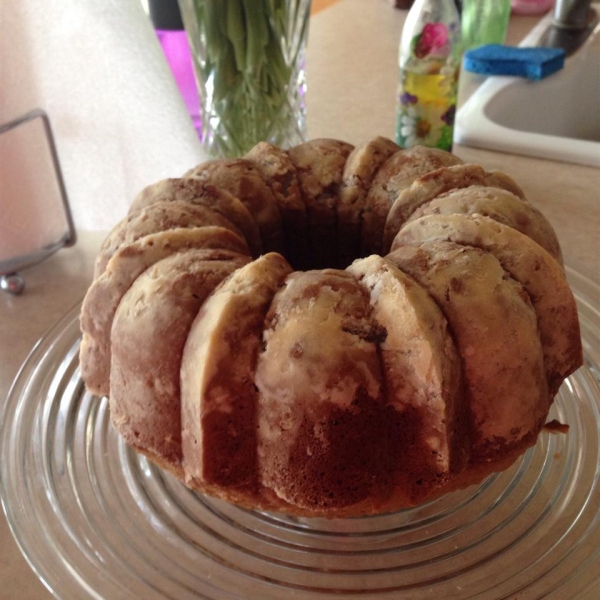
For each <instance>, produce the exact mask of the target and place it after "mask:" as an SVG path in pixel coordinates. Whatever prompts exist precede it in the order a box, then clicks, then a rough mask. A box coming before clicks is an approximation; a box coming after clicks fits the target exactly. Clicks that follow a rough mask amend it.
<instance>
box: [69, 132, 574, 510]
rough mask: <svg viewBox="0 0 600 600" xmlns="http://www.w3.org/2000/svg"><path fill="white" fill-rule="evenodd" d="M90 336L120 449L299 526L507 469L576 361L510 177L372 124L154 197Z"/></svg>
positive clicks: (193, 179)
mask: <svg viewBox="0 0 600 600" xmlns="http://www.w3.org/2000/svg"><path fill="white" fill-rule="evenodd" d="M81 329H82V332H83V340H82V344H81V355H80V358H81V361H80V362H81V373H82V377H83V379H84V381H85V383H86V386H87V387H88V389H89V390H90V391H91V392H93V393H95V394H97V395H107V396H108V398H109V406H110V414H111V420H112V423H113V425H114V427H115V428H116V429H117V431H118V432H119V433H120V435H121V436H122V437H123V438H124V440H125V441H126V442H127V444H129V445H130V446H131V447H133V448H134V449H135V450H136V451H138V452H140V453H143V454H145V455H146V456H148V457H149V458H150V460H152V461H153V462H155V463H156V464H157V465H159V466H160V467H161V468H163V469H165V470H167V471H169V472H170V473H172V474H173V475H175V476H176V477H177V478H179V479H180V480H182V481H183V482H184V483H185V484H186V485H187V486H189V487H191V488H193V489H195V490H198V491H200V492H202V493H206V494H210V495H213V496H216V497H219V498H223V499H225V500H228V501H232V502H236V503H238V504H240V505H242V506H244V507H247V508H257V509H263V510H277V511H284V512H287V513H289V514H295V515H304V516H327V517H340V516H359V515H366V514H377V513H382V512H389V511H393V510H397V509H400V508H404V507H409V506H414V505H416V504H419V503H421V502H424V501H427V500H430V499H433V498H435V497H438V496H440V495H441V494H444V493H447V492H450V491H453V490H456V489H459V488H463V487H465V486H468V485H471V484H475V483H479V482H481V481H482V480H483V479H484V478H485V477H487V476H488V475H489V474H491V473H493V472H495V471H500V470H503V469H505V468H507V467H508V466H510V464H512V463H513V462H514V461H515V460H516V459H517V458H518V457H519V456H520V455H521V454H522V453H523V452H525V450H526V449H527V448H529V447H530V446H532V445H533V444H535V442H536V440H537V438H538V434H539V433H540V431H541V429H542V427H543V426H544V423H545V421H546V419H547V416H548V411H549V409H550V406H551V404H552V401H553V399H554V397H555V395H556V393H557V392H558V389H559V387H560V386H561V384H562V382H563V381H564V379H565V378H566V377H568V376H569V375H570V374H571V373H573V371H575V370H576V369H577V368H578V367H579V366H580V365H581V363H582V349H581V341H580V335H579V323H578V318H577V310H576V305H575V301H574V298H573V295H572V293H571V290H570V288H569V286H568V284H567V281H566V278H565V273H564V270H563V267H562V255H561V251H560V246H559V244H558V241H557V239H556V235H555V233H554V230H553V229H552V227H551V226H550V224H549V223H548V221H547V220H546V219H545V218H544V216H543V215H542V214H541V213H540V212H539V210H537V209H536V208H535V207H534V206H532V205H531V204H530V203H529V202H528V201H527V199H526V198H525V195H524V193H523V191H522V190H521V188H519V186H518V185H517V184H516V183H515V182H514V181H513V180H512V179H511V178H510V177H509V176H507V175H505V174H503V173H500V172H487V171H485V170H484V169H483V168H482V167H479V166H477V165H471V164H463V163H462V161H461V160H460V159H459V158H457V157H456V156H454V155H452V154H449V153H446V152H442V151H439V150H432V149H427V148H421V147H418V148H412V149H410V150H401V149H400V148H399V147H398V146H396V145H395V144H394V143H393V142H392V141H390V140H388V139H385V138H381V137H378V138H375V139H373V140H371V141H369V142H367V143H366V144H363V145H362V146H359V147H356V148H353V147H352V146H351V145H350V144H347V143H344V142H341V141H338V140H328V139H321V140H313V141H309V142H305V143H303V144H300V145H299V146H296V147H294V148H291V149H290V150H283V149H280V148H277V147H275V146H272V145H271V144H268V143H260V144H258V145H257V146H256V147H255V148H254V149H253V150H252V151H251V152H249V153H248V155H247V156H245V157H244V158H240V159H236V160H213V161H209V162H207V163H204V164H201V165H199V166H197V167H195V168H194V169H192V170H190V171H189V172H188V173H187V174H186V175H185V176H184V177H182V178H179V179H177V178H174V179H167V180H164V181H160V182H158V183H156V184H154V185H151V186H149V187H147V188H146V189H144V190H143V191H142V192H141V193H140V194H139V196H138V197H137V198H136V199H135V201H134V202H133V204H132V206H131V210H130V214H129V215H128V217H127V218H126V219H124V220H123V221H122V222H121V223H119V224H118V225H117V226H116V227H115V229H114V230H113V231H112V233H111V234H110V235H109V236H108V238H107V239H106V241H105V242H104V244H103V246H102V248H101V251H100V254H99V256H98V259H97V261H96V268H95V276H94V281H93V283H92V285H91V287H90V289H89V291H88V293H87V295H86V297H85V300H84V302H83V307H82V312H81Z"/></svg>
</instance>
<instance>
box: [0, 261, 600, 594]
mask: <svg viewBox="0 0 600 600" xmlns="http://www.w3.org/2000/svg"><path fill="white" fill-rule="evenodd" d="M569 278H570V280H571V283H572V285H573V289H574V291H575V294H576V296H577V301H578V305H579V310H580V315H581V327H582V334H583V340H584V344H585V347H584V352H585V359H586V364H585V366H584V367H583V368H582V369H580V370H579V371H578V372H577V373H575V374H574V375H573V376H572V377H570V378H569V380H568V381H567V382H565V384H564V385H563V387H562V388H561V390H560V393H559V395H558V397H557V399H556V401H555V404H554V407H553V409H552V412H551V415H550V418H553V419H558V420H560V421H561V422H563V423H568V424H569V426H570V429H569V432H568V434H566V435H563V434H551V433H549V432H546V431H544V432H543V433H542V434H541V436H540V438H539V441H538V443H537V445H536V446H535V447H534V448H532V449H531V450H530V451H528V452H527V453H526V454H525V456H524V457H522V458H521V459H520V460H519V461H518V462H517V463H516V464H515V465H514V466H513V467H512V468H511V469H509V470H508V471H506V472H504V473H501V474H499V475H494V476H492V477H490V478H489V479H487V480H486V481H485V482H484V483H483V484H482V485H480V486H478V487H473V488H470V489H468V490H465V491H461V492H457V493H454V494H451V495H448V496H446V497H444V498H441V499H439V500H436V501H434V502H431V503H429V504H426V505H424V506H420V507H417V508H414V509H411V510H404V511H401V512H398V513H395V514H390V515H385V516H379V517H369V518H360V519H347V520H341V519H340V520H335V519H334V520H325V519H299V518H288V517H286V516H283V515H278V514H268V513H261V512H251V511H246V510H242V509H239V508H236V507H235V506H231V505H228V504H226V503H224V502H220V501H217V500H212V499H210V498H206V497H203V496H201V495H198V494H195V493H193V492H191V491H189V490H187V489H186V488H185V487H184V486H183V485H181V484H180V483H179V482H178V481H176V480H175V479H173V478H172V477H170V476H168V475H166V474H164V473H163V472H161V471H160V470H159V469H157V468H156V467H154V466H153V465H152V464H150V463H149V462H148V461H147V460H146V459H145V458H143V457H141V456H138V455H136V454H135V453H134V452H132V451H130V450H129V449H128V448H127V447H126V446H125V444H124V443H123V442H122V441H121V440H120V438H119V437H118V436H117V434H116V433H115V431H114V430H113V429H112V428H111V426H110V424H109V415H108V410H107V402H106V400H105V399H99V398H97V397H94V396H92V395H90V394H89V393H87V392H86V391H85V389H84V386H83V383H82V381H81V378H80V375H79V366H78V358H77V353H78V347H79V328H78V319H77V317H78V308H76V309H74V310H72V311H71V312H70V313H69V314H68V315H67V316H66V317H65V318H64V319H63V320H62V321H61V322H60V323H59V324H58V325H57V326H56V327H55V328H54V329H53V330H52V331H50V332H49V333H48V335H47V336H46V337H45V338H44V339H43V340H42V341H41V342H40V343H39V344H38V345H37V346H36V347H35V349H34V350H33V352H32V353H31V355H30V357H29V359H28V360H27V362H26V363H25V365H24V367H23V368H22V370H21V372H20V374H19V376H18V377H17V379H16V381H15V383H14V386H13V388H12V391H11V393H10V395H9V398H8V401H7V405H6V410H5V413H4V420H3V424H2V432H1V436H2V437H1V442H0V443H1V456H2V461H1V464H0V468H1V471H0V474H1V478H2V479H1V483H2V501H3V505H4V509H5V511H6V514H7V516H8V521H9V523H10V526H11V528H12V531H13V533H14V535H15V537H16V539H17V542H18V544H19V546H20V547H21V550H22V551H23V553H24V554H25V556H26V558H27V560H28V561H29V563H30V565H31V566H32V567H33V569H34V570H35V572H36V573H37V575H38V576H39V577H40V578H41V579H42V581H43V582H44V583H45V585H46V586H47V587H48V588H49V589H50V590H51V591H52V592H53V593H54V594H55V595H56V596H57V597H58V598H63V599H65V600H67V599H68V600H71V599H73V598H105V599H110V600H117V599H121V598H133V599H144V600H150V599H156V598H173V599H177V600H184V599H191V598H211V599H213V598H219V599H221V598H249V599H252V600H268V599H277V600H280V599H285V598H296V599H297V598H303V599H304V598H306V599H313V598H319V599H322V598H335V599H336V600H338V599H339V598H340V597H354V596H360V597H361V598H362V597H364V598H378V599H381V598H394V599H396V598H401V599H405V598H406V599H410V600H416V599H424V598H433V599H435V600H441V599H444V600H447V599H451V598H461V599H462V598H478V599H481V600H493V599H500V598H511V599H512V598H518V599H519V600H525V599H528V598H545V597H551V598H558V599H561V600H562V599H566V598H569V599H574V598H592V597H595V598H597V597H599V596H595V594H596V593H597V590H598V583H599V581H600V559H599V557H600V512H599V508H600V485H599V475H600V474H599V453H600V431H599V429H600V385H599V382H598V376H599V372H600V314H599V312H598V301H599V299H600V290H599V289H598V287H596V286H595V285H594V284H592V283H591V282H590V281H588V280H586V279H585V278H583V277H581V276H580V275H578V274H577V273H574V272H572V271H570V272H569Z"/></svg>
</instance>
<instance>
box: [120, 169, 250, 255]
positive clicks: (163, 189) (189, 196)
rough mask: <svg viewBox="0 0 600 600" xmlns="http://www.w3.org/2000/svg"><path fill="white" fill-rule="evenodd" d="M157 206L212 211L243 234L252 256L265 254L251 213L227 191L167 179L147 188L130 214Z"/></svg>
mask: <svg viewBox="0 0 600 600" xmlns="http://www.w3.org/2000/svg"><path fill="white" fill-rule="evenodd" d="M156 202H186V203H189V204H194V205H196V204H197V205H200V206H205V207H207V208H210V209H211V210H214V211H215V212H217V213H219V214H220V215H221V216H223V217H225V218H226V219H227V220H228V221H230V222H231V223H232V224H233V225H234V226H235V227H237V228H238V229H239V231H241V232H242V234H243V236H244V239H245V240H246V242H247V243H248V246H249V247H250V250H251V251H252V256H254V257H256V256H259V255H260V253H261V250H262V242H261V239H260V232H259V230H258V226H257V225H256V223H255V221H254V219H253V218H252V215H251V214H250V211H249V210H248V209H247V208H246V206H244V204H243V203H242V202H241V201H240V200H238V199H237V198H236V197H234V196H232V195H231V194H230V193H229V192H228V191H226V190H224V189H221V188H218V187H215V186H214V185H210V184H208V183H206V182H204V181H202V180H201V179H195V178H171V179H163V180H161V181H158V182H156V183H153V184H152V185H149V186H147V187H145V188H144V189H143V190H142V191H141V192H140V193H139V194H138V195H137V197H136V198H135V200H134V201H133V203H132V205H131V207H130V208H129V214H130V215H132V214H134V213H137V212H139V211H141V210H143V209H144V208H147V207H148V206H150V205H151V204H155V203H156Z"/></svg>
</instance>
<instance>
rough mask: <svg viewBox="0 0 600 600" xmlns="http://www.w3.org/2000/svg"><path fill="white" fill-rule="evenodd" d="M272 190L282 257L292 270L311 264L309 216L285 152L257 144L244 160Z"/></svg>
mask: <svg viewBox="0 0 600 600" xmlns="http://www.w3.org/2000/svg"><path fill="white" fill-rule="evenodd" d="M244 158H246V159H247V160H249V161H250V162H251V163H253V164H254V165H255V166H256V168H257V169H258V170H259V171H260V173H261V175H262V176H263V177H264V179H265V181H266V182H267V183H268V185H269V186H270V187H271V190H272V191H273V195H274V196H275V199H276V200H277V205H278V206H279V212H280V213H281V225H282V227H283V237H284V245H285V255H286V257H287V259H288V261H289V262H290V264H291V265H292V266H293V267H294V268H295V269H305V268H307V267H308V265H309V264H310V250H309V243H308V239H309V236H308V231H309V229H308V215H307V211H306V204H305V203H304V201H303V200H302V194H301V192H300V182H299V179H298V173H297V171H296V167H295V166H294V163H293V162H292V159H291V158H290V156H289V155H288V153H287V152H286V151H285V150H282V149H281V148H278V147H277V146H274V145H273V144H268V143H267V142H260V143H259V144H257V145H256V146H254V148H252V150H250V152H248V154H246V156H245V157H244Z"/></svg>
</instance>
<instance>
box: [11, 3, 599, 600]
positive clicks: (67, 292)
mask: <svg viewBox="0 0 600 600" xmlns="http://www.w3.org/2000/svg"><path fill="white" fill-rule="evenodd" d="M405 15H406V13H405V11H398V10H394V9H392V8H391V4H390V3H387V2H384V1H383V0H371V1H370V2H366V1H365V0H342V1H341V2H339V3H337V4H334V5H333V6H331V7H329V8H327V9H326V10H324V11H322V12H320V13H319V14H318V15H316V16H315V17H313V18H312V21H311V30H310V42H309V51H308V59H307V68H308V86H309V87H308V89H309V92H308V115H309V116H308V122H309V137H336V138H340V139H345V140H348V141H350V142H353V143H360V142H362V141H364V140H366V139H368V138H370V137H372V136H374V135H377V134H380V135H386V136H388V137H393V135H394V109H395V106H394V98H395V88H396V52H397V43H398V39H399V35H400V31H401V27H402V23H403V21H404V17H405ZM535 22H536V19H535V18H529V17H520V18H513V20H512V21H511V26H510V30H509V42H513V43H516V42H517V41H518V40H519V39H521V38H522V37H523V35H524V34H525V33H526V32H527V31H528V30H529V29H530V28H531V27H532V25H533V24H534V23H535ZM464 83H465V84H468V85H473V84H474V83H477V80H473V79H471V80H470V81H467V82H464ZM455 152H456V153H457V154H458V155H459V156H460V157H461V158H463V159H464V160H467V161H471V162H477V163H480V164H482V165H483V166H485V167H488V168H496V169H501V170H503V171H506V172H507V173H509V174H510V175H512V176H513V177H514V178H515V179H516V180H517V181H518V182H519V184H520V185H521V187H522V188H523V189H524V190H525V192H526V194H527V196H528V198H529V199H530V200H531V202H533V203H534V204H535V205H536V206H538V207H539V208H540V209H541V210H542V211H543V212H544V213H545V214H546V216H547V217H548V218H549V220H550V221H551V222H552V224H553V225H554V227H555V228H556V230H557V232H558V236H559V239H560V241H561V244H562V248H563V254H564V257H565V263H566V264H567V265H569V266H570V267H572V268H574V269H575V270H577V271H579V272H580V273H582V274H583V275H585V276H587V277H588V278H590V279H591V280H593V281H594V282H595V283H596V284H600V170H596V169H593V168H590V167H582V166H578V165H572V164H566V163H560V162H553V161H547V160H538V159H534V158H527V157H522V156H516V155H509V154H501V153H497V152H490V151H482V150H477V149H474V148H466V147H462V146H457V147H456V148H455ZM67 185H68V182H67ZM90 201H92V199H91V198H90ZM103 235H104V234H102V233H92V232H80V236H79V241H78V243H77V245H76V246H75V247H74V248H71V249H66V250H62V251H60V252H59V253H58V254H56V255H55V256H53V257H52V258H50V259H49V260H47V261H46V262H45V263H43V264H41V265H38V266H36V267H33V268H31V269H29V270H27V271H26V272H24V273H23V274H24V275H25V277H26V279H27V289H26V292H25V293H24V294H23V295H22V296H20V297H10V296H8V295H6V294H0V403H2V404H3V403H4V401H5V398H6V395H7V393H8V389H9V386H10V383H11V381H12V379H13V378H14V376H15V374H16V372H17V370H18V368H19V366H20V365H21V363H22V362H23V361H24V359H25V358H26V356H27V354H28V353H29V351H30V349H31V347H32V346H33V344H34V343H35V342H36V341H37V340H38V339H39V337H40V336H42V335H43V334H44V333H45V332H46V330H47V329H48V328H49V327H50V326H51V325H53V324H54V323H55V322H56V321H57V320H58V319H59V318H60V317H61V316H62V315H64V313H65V312H66V311H67V310H68V309H69V308H70V307H71V306H73V305H74V304H75V303H76V302H78V301H79V300H80V299H81V298H82V296H83V294H84V293H85V290H86V288H87V286H88V284H89V282H90V279H91V273H92V264H93V259H94V256H95V253H96V251H97V248H98V247H99V244H100V242H101V241H102V239H103ZM596 300H597V304H599V305H600V298H597V299H596ZM2 404H0V406H1V405H2ZM598 575H599V577H600V572H599V574H598ZM0 597H1V598H6V599H7V600H9V599H10V600H13V599H14V600H17V599H18V600H43V599H45V598H50V597H51V594H50V593H49V592H48V591H47V590H46V589H45V588H44V586H43V585H42V584H41V583H40V582H39V581H38V580H37V578H36V576H35V575H34V573H33V572H32V570H31V569H30V568H29V566H28V565H27V563H26V562H25V559H24V558H23V557H22V556H21V554H20V552H19V551H18V549H17V547H16V545H15V542H14V541H13V539H12V536H11V534H10V532H9V529H8V527H7V524H6V521H5V520H4V518H3V517H2V518H0ZM590 598H591V596H590ZM69 600H71V599H69ZM111 600H112V599H111Z"/></svg>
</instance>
